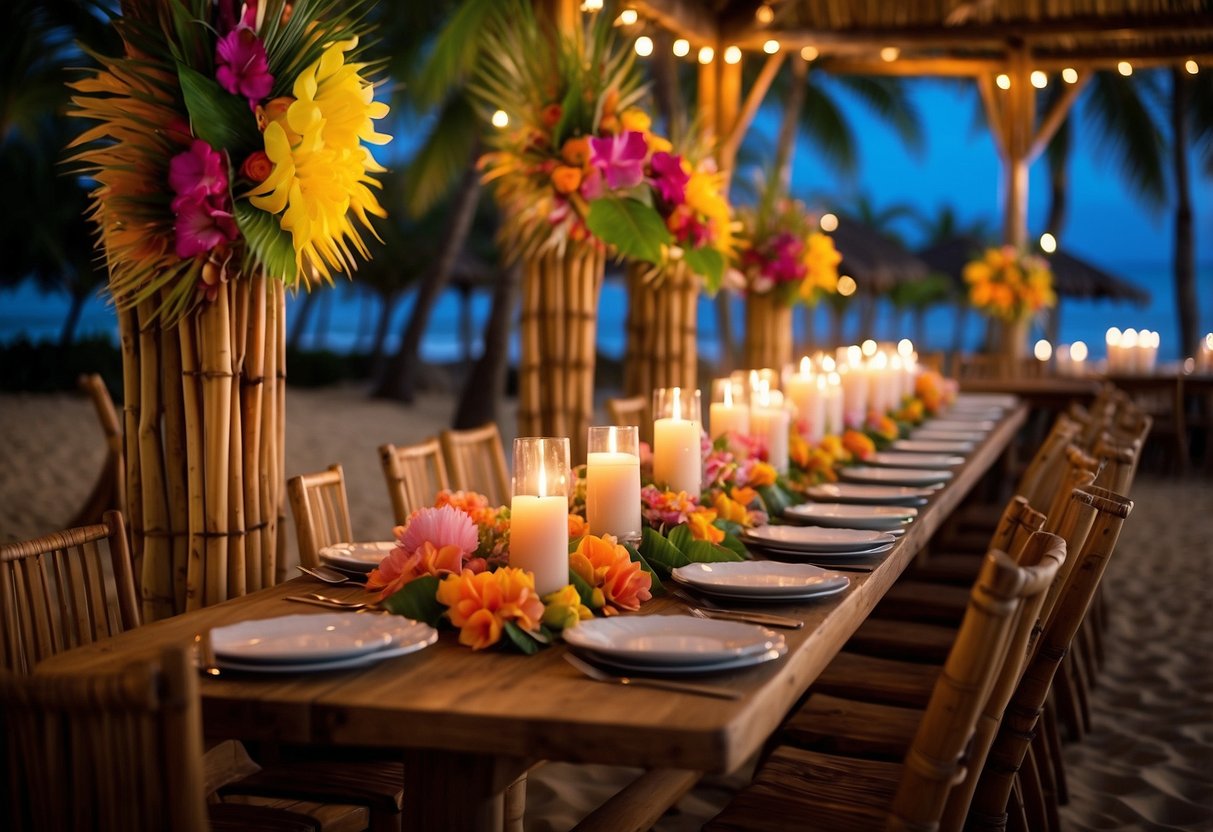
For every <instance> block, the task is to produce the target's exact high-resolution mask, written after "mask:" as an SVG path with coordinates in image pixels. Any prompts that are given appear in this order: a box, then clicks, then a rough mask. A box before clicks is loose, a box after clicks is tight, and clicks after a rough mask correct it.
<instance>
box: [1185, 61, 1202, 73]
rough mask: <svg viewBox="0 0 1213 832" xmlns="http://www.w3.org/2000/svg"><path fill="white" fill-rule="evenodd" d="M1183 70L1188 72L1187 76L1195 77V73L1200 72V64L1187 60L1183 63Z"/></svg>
mask: <svg viewBox="0 0 1213 832" xmlns="http://www.w3.org/2000/svg"><path fill="white" fill-rule="evenodd" d="M1184 69H1186V70H1188V74H1189V75H1195V74H1196V73H1198V72H1200V64H1198V63H1196V61H1194V60H1192V59H1191V58H1188V60H1186V61H1184Z"/></svg>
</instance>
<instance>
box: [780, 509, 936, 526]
mask: <svg viewBox="0 0 1213 832" xmlns="http://www.w3.org/2000/svg"><path fill="white" fill-rule="evenodd" d="M783 516H784V517H790V518H792V519H794V520H799V521H801V522H805V523H815V524H816V525H819V526H832V527H833V528H838V529H872V530H874V531H892V530H894V529H897V528H900V527H901V526H904V525H905V524H906V523H909V522H910V521H911V520H913V519H914V518H915V517H917V516H918V509H916V508H906V507H904V506H856V505H848V504H846V503H803V504H801V505H797V506H788V507H787V508H786V509H784V512H783Z"/></svg>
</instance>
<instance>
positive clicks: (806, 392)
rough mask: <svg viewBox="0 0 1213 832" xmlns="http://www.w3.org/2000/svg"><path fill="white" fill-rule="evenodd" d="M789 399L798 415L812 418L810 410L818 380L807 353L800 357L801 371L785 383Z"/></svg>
mask: <svg viewBox="0 0 1213 832" xmlns="http://www.w3.org/2000/svg"><path fill="white" fill-rule="evenodd" d="M784 389H785V390H787V394H788V401H789V402H790V403H791V404H792V406H793V407H795V408H796V415H797V417H798V418H801V419H809V418H811V415H812V414H811V413H810V410H812V408H813V405H812V403H811V401H810V399H811V398H812V397H814V396H816V394H817V380H816V378H815V377H814V375H813V364H812V362H811V361H810V360H809V357H808V356H807V355H806V356H805V357H804V358H802V359H800V371H799V372H796V373H792V374H791V375H789V376H788V379H787V382H786V383H785V384H784Z"/></svg>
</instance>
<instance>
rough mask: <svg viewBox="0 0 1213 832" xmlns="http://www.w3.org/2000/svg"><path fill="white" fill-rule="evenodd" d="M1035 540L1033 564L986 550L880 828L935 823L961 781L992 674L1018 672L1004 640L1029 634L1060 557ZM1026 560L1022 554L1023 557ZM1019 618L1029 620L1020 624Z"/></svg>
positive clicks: (1051, 539)
mask: <svg viewBox="0 0 1213 832" xmlns="http://www.w3.org/2000/svg"><path fill="white" fill-rule="evenodd" d="M1041 534H1043V537H1042V538H1039V541H1040V542H1039V543H1037V544H1035V546H1036V548H1037V549H1038V550H1039V554H1040V556H1041V557H1040V558H1038V560H1039V562H1037V563H1034V564H1029V565H1024V566H1020V565H1018V564H1016V563H1015V562H1014V561H1012V560H1011V558H1010V557H1008V556H1007V555H1006V554H1005V553H1003V552H999V551H992V552H990V553H989V554H988V555H987V556H986V558H985V560H984V562H983V563H982V567H981V571H980V573H979V574H978V577H977V581H976V583H974V585H973V590H972V592H971V594H970V596H969V605H968V608H967V609H966V610H965V616H964V619H963V621H962V622H961V625H960V629H959V630H958V631H957V634H956V641H955V642H954V643H953V645H952V649H951V651H950V652H949V654H948V659H947V662H946V663H945V664H944V668H943V672H942V673H941V674H940V676H939V679H938V680H937V681H936V683H935V689H934V690H933V691H932V693H931V699H930V701H929V702H928V704H927V708H926V711H925V712H924V713H923V716H922V720H921V722H920V723H919V726H918V732H917V734H916V735H915V737H914V741H913V743H912V744H911V745H910V750H909V751H908V752H907V754H906V760H905V765H904V766H903V767H902V776H901V782H900V783H899V784H898V789H897V794H896V796H895V797H894V799H893V803H892V806H891V808H890V811H889V823H888V828H890V829H923V828H929V827H930V825H932V824H937V823H938V822H939V820H940V818H941V817H942V815H943V812H944V807H945V805H946V802H947V800H948V795H949V792H950V791H951V790H952V788H953V786H955V785H957V784H958V783H960V782H962V781H963V779H964V778H965V776H966V775H967V769H966V766H965V760H964V759H963V758H964V754H965V751H966V748H968V746H969V743H970V740H971V738H972V737H973V734H974V729H975V727H976V725H977V718H978V715H979V714H980V713H981V712H982V710H983V709H984V708H985V707H986V705H987V702H988V700H989V696H990V693H991V691H992V690H993V688H994V684H995V682H996V681H997V680H998V678H999V677H1000V675H1001V674H1004V673H1007V672H1011V670H1009V669H1005V668H1004V663H1005V662H1008V661H1009V662H1011V663H1012V668H1011V669H1013V670H1014V671H1015V672H1016V673H1017V672H1018V667H1019V666H1020V664H1021V663H1022V661H1023V657H1022V656H1021V655H1015V654H1014V653H1013V644H1012V642H1013V640H1014V639H1015V638H1016V637H1017V634H1018V633H1020V632H1021V631H1022V630H1023V627H1024V626H1027V628H1028V629H1029V630H1030V626H1031V623H1033V622H1035V620H1036V616H1035V611H1036V610H1037V609H1039V607H1038V599H1040V598H1043V596H1044V592H1045V590H1047V589H1048V587H1049V583H1050V582H1051V581H1052V580H1053V578H1054V577H1055V576H1056V574H1057V569H1058V566H1059V565H1060V563H1061V560H1063V559H1064V558H1065V547H1064V544H1060V541H1059V540H1058V539H1057V538H1056V537H1055V536H1053V535H1048V534H1044V533H1041ZM1046 554H1047V555H1048V556H1047V557H1045V555H1046ZM1031 556H1032V553H1031V552H1026V553H1025V558H1028V557H1031ZM1025 603H1027V604H1028V606H1026V607H1025ZM1021 612H1023V613H1024V614H1025V615H1026V616H1028V617H1030V619H1031V620H1030V621H1029V622H1026V624H1024V625H1021V616H1020V614H1021Z"/></svg>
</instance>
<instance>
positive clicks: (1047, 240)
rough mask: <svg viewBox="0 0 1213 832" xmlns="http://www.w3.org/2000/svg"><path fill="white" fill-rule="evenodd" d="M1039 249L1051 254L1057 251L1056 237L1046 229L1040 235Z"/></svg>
mask: <svg viewBox="0 0 1213 832" xmlns="http://www.w3.org/2000/svg"><path fill="white" fill-rule="evenodd" d="M1040 250H1041V251H1043V252H1044V253H1045V254H1052V253H1053V252H1055V251H1057V238H1056V237H1054V236H1053V235H1052V234H1050V233H1049V232H1048V231H1046V232H1045V233H1044V234H1041V235H1040Z"/></svg>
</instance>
